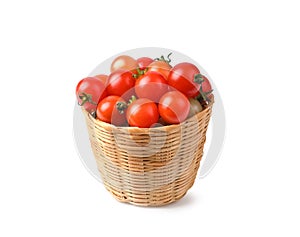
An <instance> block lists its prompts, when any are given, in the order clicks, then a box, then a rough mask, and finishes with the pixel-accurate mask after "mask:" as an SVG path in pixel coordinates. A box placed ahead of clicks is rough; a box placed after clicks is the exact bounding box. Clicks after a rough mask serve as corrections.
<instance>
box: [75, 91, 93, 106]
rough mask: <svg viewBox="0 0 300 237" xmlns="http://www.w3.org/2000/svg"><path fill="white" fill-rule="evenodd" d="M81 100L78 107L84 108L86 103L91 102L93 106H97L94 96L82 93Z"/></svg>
mask: <svg viewBox="0 0 300 237" xmlns="http://www.w3.org/2000/svg"><path fill="white" fill-rule="evenodd" d="M78 97H79V99H81V103H79V102H78V105H80V106H83V105H84V104H85V103H86V102H89V103H91V104H93V105H97V103H96V102H94V101H93V100H92V95H90V94H86V93H84V92H82V93H81V94H79V95H78Z"/></svg>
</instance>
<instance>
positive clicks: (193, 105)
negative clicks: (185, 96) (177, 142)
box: [188, 98, 203, 118]
mask: <svg viewBox="0 0 300 237" xmlns="http://www.w3.org/2000/svg"><path fill="white" fill-rule="evenodd" d="M189 102H190V111H189V114H188V118H190V117H192V116H194V115H195V114H198V113H199V112H201V111H202V110H203V107H202V105H201V104H200V102H199V101H198V100H196V99H194V98H189Z"/></svg>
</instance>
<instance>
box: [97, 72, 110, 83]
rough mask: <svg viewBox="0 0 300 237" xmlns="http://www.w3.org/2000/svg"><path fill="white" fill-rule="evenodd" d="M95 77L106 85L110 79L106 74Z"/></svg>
mask: <svg viewBox="0 0 300 237" xmlns="http://www.w3.org/2000/svg"><path fill="white" fill-rule="evenodd" d="M94 77H96V78H97V79H99V80H101V81H102V82H103V83H104V84H106V82H107V78H108V76H107V75H104V74H99V75H96V76H94Z"/></svg>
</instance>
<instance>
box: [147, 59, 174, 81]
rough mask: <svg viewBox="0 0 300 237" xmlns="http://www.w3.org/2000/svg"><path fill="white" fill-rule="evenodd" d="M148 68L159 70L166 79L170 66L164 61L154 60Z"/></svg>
mask: <svg viewBox="0 0 300 237" xmlns="http://www.w3.org/2000/svg"><path fill="white" fill-rule="evenodd" d="M148 68H149V69H148V71H155V72H159V73H161V74H162V75H163V76H164V77H165V78H166V79H167V78H168V75H169V73H170V70H171V68H172V66H171V65H170V64H169V63H167V62H165V61H154V62H152V63H150V65H149V66H148Z"/></svg>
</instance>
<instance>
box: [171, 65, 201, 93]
mask: <svg viewBox="0 0 300 237" xmlns="http://www.w3.org/2000/svg"><path fill="white" fill-rule="evenodd" d="M197 74H200V70H199V69H198V68H197V67H196V66H195V65H194V64H192V63H188V62H184V63H179V64H177V65H175V66H174V67H173V68H172V69H171V71H170V74H169V76H168V83H169V85H170V86H171V87H174V88H175V89H177V90H178V91H180V92H182V93H183V94H185V95H186V96H187V97H195V96H197V95H198V94H199V89H200V84H198V83H196V82H194V78H195V75H197Z"/></svg>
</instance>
